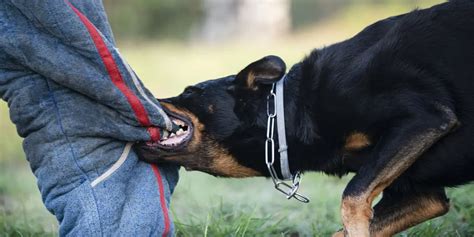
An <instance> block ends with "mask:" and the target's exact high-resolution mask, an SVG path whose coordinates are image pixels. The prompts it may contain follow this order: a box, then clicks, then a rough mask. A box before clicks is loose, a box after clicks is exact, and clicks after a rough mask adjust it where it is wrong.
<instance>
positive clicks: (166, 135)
mask: <svg viewBox="0 0 474 237" xmlns="http://www.w3.org/2000/svg"><path fill="white" fill-rule="evenodd" d="M169 135H170V132H168V131H166V130H165V131H164V132H163V135H162V136H161V137H162V138H163V139H166V138H168V136H169Z"/></svg>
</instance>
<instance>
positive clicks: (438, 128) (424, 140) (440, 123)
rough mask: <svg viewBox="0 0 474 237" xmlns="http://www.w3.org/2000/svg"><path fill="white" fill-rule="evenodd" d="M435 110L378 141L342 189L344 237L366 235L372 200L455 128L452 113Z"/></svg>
mask: <svg viewBox="0 0 474 237" xmlns="http://www.w3.org/2000/svg"><path fill="white" fill-rule="evenodd" d="M438 108H439V109H437V110H434V109H433V111H429V112H422V111H418V112H417V113H416V114H412V115H411V116H409V118H407V119H405V120H404V122H403V123H400V124H397V126H394V127H393V129H391V130H390V131H388V132H387V133H386V134H385V135H383V137H382V138H381V139H380V141H378V143H377V144H376V147H375V148H374V153H373V154H372V157H370V159H371V160H369V162H368V163H367V164H366V165H364V166H363V167H362V168H361V169H360V170H359V171H358V172H357V174H356V175H355V176H354V178H353V179H352V180H351V181H350V182H349V184H348V185H347V187H346V189H345V190H344V193H343V199H342V205H341V216H342V222H343V225H344V231H345V236H349V237H368V236H370V231H369V224H370V221H371V219H372V217H373V211H372V202H373V200H374V198H375V197H377V196H378V195H379V194H380V193H381V192H382V191H383V190H384V189H385V188H386V187H387V186H389V185H390V184H391V183H392V182H393V181H394V180H395V179H396V178H397V177H399V176H400V174H402V173H403V172H404V171H405V170H406V169H407V168H408V167H410V166H411V165H412V164H413V162H415V161H416V159H417V158H418V157H419V156H420V155H421V154H422V153H423V152H424V151H426V150H427V149H428V148H429V147H430V146H432V145H433V144H434V143H435V142H436V141H438V140H439V139H440V138H441V137H443V136H444V135H446V134H448V133H449V132H450V131H451V130H452V129H453V128H455V127H456V126H457V125H458V120H457V118H456V116H455V114H454V113H453V112H452V110H450V109H448V108H446V107H438Z"/></svg>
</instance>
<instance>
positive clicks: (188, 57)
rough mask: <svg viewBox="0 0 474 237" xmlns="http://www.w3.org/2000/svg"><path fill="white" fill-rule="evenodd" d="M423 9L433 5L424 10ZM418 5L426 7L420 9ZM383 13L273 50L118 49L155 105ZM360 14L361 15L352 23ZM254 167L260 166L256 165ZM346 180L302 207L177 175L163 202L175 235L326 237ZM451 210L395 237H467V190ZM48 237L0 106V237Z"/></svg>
mask: <svg viewBox="0 0 474 237" xmlns="http://www.w3.org/2000/svg"><path fill="white" fill-rule="evenodd" d="M429 2H433V1H429ZM425 4H426V3H425ZM407 9H408V7H407V6H406V5H395V6H393V7H390V8H382V7H380V6H378V7H370V6H364V5H360V6H355V7H352V8H349V9H346V10H344V11H341V12H339V13H336V14H335V15H334V16H333V18H331V19H328V20H327V21H325V22H324V23H323V24H321V25H319V26H315V27H311V28H309V29H306V30H305V31H302V32H297V33H295V35H294V36H292V37H287V38H282V39H278V40H276V41H275V42H273V43H265V42H264V43H255V42H233V43H228V44H222V45H185V44H178V43H173V42H160V43H156V42H149V43H140V44H136V43H135V44H131V43H122V44H120V45H121V46H122V51H123V54H124V55H125V56H126V58H127V59H128V60H129V61H130V63H131V64H132V66H133V67H134V68H135V70H136V71H137V73H138V74H139V75H140V76H141V78H142V80H143V81H144V83H145V84H146V85H147V87H148V88H149V89H150V90H151V91H153V92H154V94H155V95H157V96H159V97H167V96H172V95H175V94H177V93H179V92H180V91H181V90H182V88H184V87H185V86H186V85H189V84H193V83H196V82H199V81H202V80H206V79H211V78H218V77H222V76H225V75H229V74H234V73H236V72H237V71H239V70H240V69H242V68H243V67H244V66H246V65H247V64H248V63H249V62H251V61H252V60H255V59H258V58H260V57H262V56H264V55H267V54H276V55H279V56H281V57H282V58H284V59H285V61H286V62H287V64H288V65H292V64H293V63H295V62H297V61H298V60H300V59H301V58H302V57H303V56H304V55H305V54H307V53H308V52H309V51H310V50H311V49H312V48H314V47H320V46H322V45H327V44H330V43H333V42H337V41H340V40H343V39H345V38H348V37H350V36H351V35H353V34H354V33H356V32H358V31H359V30H360V29H361V28H362V27H363V26H365V25H367V24H369V23H370V22H374V21H375V20H377V19H380V18H383V17H386V16H390V15H394V14H398V13H401V12H404V11H406V10H407ZM360 12H363V13H364V14H363V16H359V15H360ZM262 159H263V158H262ZM347 181H348V178H344V179H342V180H340V179H338V178H334V177H327V176H325V175H322V174H316V173H311V174H307V175H305V176H304V178H303V184H302V190H301V192H302V193H304V194H306V195H308V196H309V197H310V198H311V202H310V203H309V204H301V203H298V202H295V201H291V200H290V201H288V200H286V199H285V198H284V197H283V196H282V195H280V194H279V193H278V192H277V191H275V190H274V189H273V187H272V185H271V181H270V180H266V179H263V178H252V179H243V180H236V179H218V178H214V177H212V176H208V175H206V174H202V173H198V172H184V171H182V172H181V178H180V182H179V185H178V186H177V188H176V192H175V194H174V195H173V199H172V206H171V211H172V216H173V219H174V221H175V224H176V227H177V232H176V234H177V235H178V236H298V235H299V236H329V235H330V234H331V233H333V232H334V231H336V230H338V229H339V228H340V227H341V224H340V220H339V219H340V217H339V205H340V197H341V193H342V190H343V188H344V186H345V184H346V183H347ZM449 196H450V198H451V201H452V208H451V211H450V212H449V214H447V215H446V216H444V217H441V218H437V219H435V220H432V221H429V222H426V223H424V224H422V225H420V226H417V227H415V228H412V229H410V230H409V231H407V232H406V233H402V234H401V236H474V198H472V197H473V196H474V187H473V185H467V186H464V187H462V188H459V189H452V190H449ZM54 235H57V223H56V221H55V218H54V217H53V216H52V215H51V214H49V213H48V211H46V209H45V208H44V207H43V205H42V202H41V197H40V194H39V192H38V188H37V187H36V183H35V179H34V177H33V175H32V174H31V171H30V169H29V167H28V164H27V162H26V159H25V157H24V154H23V152H22V150H21V139H20V138H19V137H18V136H17V135H16V131H15V128H14V126H13V125H12V124H11V122H10V121H9V119H8V113H7V108H6V104H5V103H3V102H2V103H0V237H3V236H54Z"/></svg>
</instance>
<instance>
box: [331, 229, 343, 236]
mask: <svg viewBox="0 0 474 237" xmlns="http://www.w3.org/2000/svg"><path fill="white" fill-rule="evenodd" d="M332 237H344V231H343V230H341V231H338V232H336V233H334V234H332Z"/></svg>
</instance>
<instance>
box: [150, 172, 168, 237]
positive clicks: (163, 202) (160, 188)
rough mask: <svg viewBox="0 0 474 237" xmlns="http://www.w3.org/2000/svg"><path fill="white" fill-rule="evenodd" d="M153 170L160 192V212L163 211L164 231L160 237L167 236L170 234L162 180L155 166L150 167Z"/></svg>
mask: <svg viewBox="0 0 474 237" xmlns="http://www.w3.org/2000/svg"><path fill="white" fill-rule="evenodd" d="M151 168H152V169H153V173H155V176H156V180H157V182H158V189H159V191H160V204H161V210H162V211H163V217H164V219H165V229H164V231H163V234H162V235H161V236H162V237H166V236H168V234H169V232H170V217H169V214H168V207H167V206H166V199H165V189H164V187H163V185H164V184H163V179H162V178H161V174H160V170H159V169H158V167H157V166H156V165H151Z"/></svg>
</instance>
